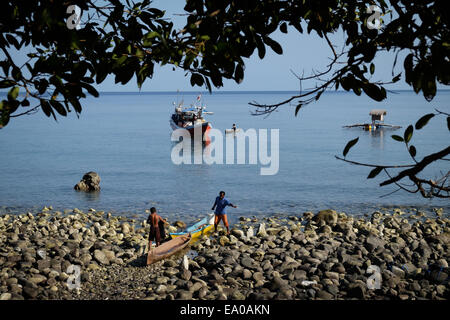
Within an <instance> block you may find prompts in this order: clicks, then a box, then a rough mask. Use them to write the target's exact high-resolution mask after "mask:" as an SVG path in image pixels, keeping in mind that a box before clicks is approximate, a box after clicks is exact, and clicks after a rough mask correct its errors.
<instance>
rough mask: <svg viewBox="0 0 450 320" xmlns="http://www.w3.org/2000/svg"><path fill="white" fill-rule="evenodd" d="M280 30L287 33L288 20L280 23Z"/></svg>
mask: <svg viewBox="0 0 450 320" xmlns="http://www.w3.org/2000/svg"><path fill="white" fill-rule="evenodd" d="M280 31H281V32H283V33H287V24H286V22H283V23H282V24H281V25H280Z"/></svg>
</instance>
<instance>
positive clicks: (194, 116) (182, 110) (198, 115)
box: [169, 95, 213, 141]
mask: <svg viewBox="0 0 450 320" xmlns="http://www.w3.org/2000/svg"><path fill="white" fill-rule="evenodd" d="M200 101H201V95H199V96H198V97H197V102H196V104H193V105H191V106H190V107H188V108H186V107H183V101H181V103H178V104H177V103H175V102H174V103H173V104H174V105H175V112H174V113H173V114H172V116H171V117H170V121H169V123H170V127H171V128H172V130H174V131H175V130H177V129H185V130H187V131H189V133H190V135H191V137H192V138H194V132H195V129H197V130H198V129H201V132H202V140H203V141H208V140H209V137H208V132H209V130H211V123H210V122H208V121H206V120H205V119H204V118H203V115H204V114H213V112H206V111H205V109H206V107H205V106H203V105H202V104H201V103H200Z"/></svg>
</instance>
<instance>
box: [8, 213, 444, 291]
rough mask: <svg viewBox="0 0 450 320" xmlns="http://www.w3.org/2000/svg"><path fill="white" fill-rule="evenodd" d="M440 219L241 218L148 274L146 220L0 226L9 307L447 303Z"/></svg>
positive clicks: (94, 218)
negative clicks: (113, 302)
mask: <svg viewBox="0 0 450 320" xmlns="http://www.w3.org/2000/svg"><path fill="white" fill-rule="evenodd" d="M442 211H443V210H436V211H435V214H434V215H433V216H427V215H426V214H424V213H422V212H420V211H415V212H409V213H405V212H403V211H402V210H400V209H394V210H391V211H387V210H386V211H383V212H379V211H377V212H374V213H373V214H372V215H369V216H367V217H362V218H356V217H353V216H347V215H346V214H345V213H338V212H336V211H334V210H324V211H320V212H319V213H317V214H314V213H312V212H306V213H302V214H299V215H298V216H289V217H283V218H275V217H273V218H264V219H257V218H253V219H252V218H244V217H242V218H241V219H240V223H238V224H236V225H235V226H234V227H233V229H232V234H231V235H230V236H226V235H225V233H224V232H223V230H222V231H220V232H219V234H217V235H211V236H210V237H206V236H205V237H203V238H202V239H200V240H199V241H197V242H195V243H193V244H192V245H191V247H190V249H188V250H186V251H185V252H183V253H181V254H179V255H177V256H175V257H172V258H171V259H167V260H165V261H162V262H158V263H156V264H154V265H151V266H145V259H146V252H147V235H148V226H147V225H146V222H145V219H146V215H143V216H142V219H140V220H136V219H130V218H125V217H121V216H113V215H111V214H110V213H105V212H102V211H99V212H97V211H95V210H94V209H91V210H89V211H88V212H82V211H80V210H78V209H74V210H66V211H64V212H59V211H53V210H52V208H51V207H50V208H44V209H43V210H42V211H41V212H40V213H37V214H31V213H27V214H21V215H2V216H0V270H1V271H0V299H1V300H9V299H206V300H213V299H214V300H215V299H223V300H225V299H234V300H245V299H251V300H255V299H256V300H262V299H327V300H328V299H396V300H397V299H401V300H409V299H449V297H450V286H449V267H448V261H449V257H450V248H449V244H450V219H449V218H448V217H445V216H443V212H442ZM177 226H178V228H177ZM182 227H184V226H183V224H182V223H180V222H174V223H173V225H171V226H170V227H169V230H167V231H169V232H173V231H176V230H179V229H181V228H182Z"/></svg>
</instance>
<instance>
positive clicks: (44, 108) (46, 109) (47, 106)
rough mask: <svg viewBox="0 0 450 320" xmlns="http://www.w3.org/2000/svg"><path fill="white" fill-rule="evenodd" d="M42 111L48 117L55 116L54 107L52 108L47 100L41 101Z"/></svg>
mask: <svg viewBox="0 0 450 320" xmlns="http://www.w3.org/2000/svg"><path fill="white" fill-rule="evenodd" d="M41 109H42V111H43V112H44V113H45V115H46V116H47V117H50V116H51V115H52V114H53V116H54V113H53V110H52V107H51V106H50V104H49V103H48V101H47V100H44V99H41Z"/></svg>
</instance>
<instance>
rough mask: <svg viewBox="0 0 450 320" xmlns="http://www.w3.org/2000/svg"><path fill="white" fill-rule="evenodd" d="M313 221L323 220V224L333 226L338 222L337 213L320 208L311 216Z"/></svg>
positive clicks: (318, 222)
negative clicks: (320, 209)
mask: <svg viewBox="0 0 450 320" xmlns="http://www.w3.org/2000/svg"><path fill="white" fill-rule="evenodd" d="M313 221H314V222H316V223H317V224H320V222H322V221H324V222H325V224H327V225H329V226H335V225H336V223H337V222H338V214H337V212H336V211H334V210H330V209H328V210H322V211H319V213H318V214H316V215H315V216H314V217H313Z"/></svg>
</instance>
